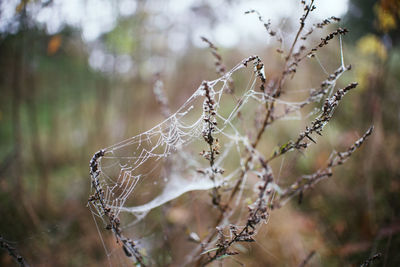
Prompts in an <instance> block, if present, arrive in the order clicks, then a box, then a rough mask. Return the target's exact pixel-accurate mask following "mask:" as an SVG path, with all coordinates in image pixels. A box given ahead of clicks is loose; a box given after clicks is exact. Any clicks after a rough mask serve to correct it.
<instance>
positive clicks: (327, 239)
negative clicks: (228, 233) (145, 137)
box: [0, 0, 400, 266]
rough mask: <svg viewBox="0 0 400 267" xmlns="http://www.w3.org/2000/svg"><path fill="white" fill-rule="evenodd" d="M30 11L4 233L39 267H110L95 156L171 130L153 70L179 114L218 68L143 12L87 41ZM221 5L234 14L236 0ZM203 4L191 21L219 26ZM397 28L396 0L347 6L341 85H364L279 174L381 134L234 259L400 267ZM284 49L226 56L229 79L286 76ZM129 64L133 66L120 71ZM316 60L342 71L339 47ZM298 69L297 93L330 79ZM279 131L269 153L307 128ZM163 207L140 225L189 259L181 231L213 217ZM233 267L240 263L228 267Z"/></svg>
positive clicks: (21, 45)
mask: <svg viewBox="0 0 400 267" xmlns="http://www.w3.org/2000/svg"><path fill="white" fill-rule="evenodd" d="M49 2H50V3H49V4H50V5H51V4H52V3H51V1H49ZM34 4H37V2H35V1H21V4H20V6H19V7H18V12H17V13H16V15H15V20H16V21H18V22H19V24H18V26H17V30H9V31H8V30H6V31H4V32H3V33H1V37H0V61H1V64H0V93H1V97H0V217H1V220H0V234H1V235H2V236H3V237H4V238H5V239H7V240H9V241H10V242H11V244H13V246H14V247H16V248H17V249H18V251H19V252H20V254H21V255H22V256H23V257H24V258H25V259H26V261H27V262H28V263H30V265H32V266H57V265H58V266H107V265H108V264H109V259H108V257H107V255H106V253H105V251H104V249H103V246H102V244H101V240H100V237H99V234H98V231H97V229H96V226H95V224H94V222H93V217H92V215H91V213H90V211H89V209H88V208H87V198H88V194H89V191H90V180H89V175H88V163H89V160H90V158H91V156H92V155H93V153H94V152H95V151H97V150H98V149H99V148H101V147H104V146H107V145H110V144H113V143H116V142H118V141H120V140H122V139H124V138H127V137H129V136H134V135H136V134H138V133H140V132H142V131H144V130H146V129H149V128H150V127H152V126H153V125H155V124H156V123H157V122H160V121H161V120H162V119H163V116H162V114H161V111H160V109H159V106H158V105H157V101H156V99H155V98H154V96H153V93H152V84H153V79H154V75H155V74H156V73H157V72H161V78H162V80H163V82H164V85H165V88H164V89H165V91H166V93H167V96H168V97H169V102H170V108H171V110H176V109H177V107H179V106H180V105H181V104H182V103H183V102H184V101H185V99H186V98H187V97H188V96H190V95H191V93H192V92H193V91H194V90H195V89H196V88H197V87H198V86H199V85H200V83H201V81H202V80H204V79H207V80H211V79H214V78H215V77H217V76H216V74H215V69H214V66H213V58H212V56H211V55H210V54H209V51H208V50H207V49H202V48H198V47H196V46H195V45H194V44H193V43H192V42H191V40H188V44H187V47H185V48H182V50H181V51H174V50H173V49H171V47H170V46H168V44H167V39H166V37H165V36H167V35H168V31H169V28H167V29H161V28H157V27H156V26H154V24H152V23H151V22H152V20H153V19H154V18H153V17H152V14H151V13H150V12H149V10H147V8H148V6H147V5H146V4H145V3H144V2H143V1H138V3H137V9H136V11H135V13H133V14H132V15H130V16H128V17H122V16H121V17H118V20H117V24H116V26H115V28H114V29H113V30H111V31H110V32H108V33H105V34H103V35H102V36H100V37H99V39H98V40H97V41H96V42H94V43H90V44H88V43H87V42H85V41H84V40H83V39H82V37H81V34H80V31H79V29H78V28H73V27H71V26H68V25H67V26H65V27H64V28H63V29H62V30H61V31H60V32H59V33H57V34H52V35H50V34H48V33H47V32H46V30H45V29H44V28H43V26H41V25H39V24H37V23H35V21H34V19H33V18H31V17H29V14H30V13H29V12H27V8H28V7H29V5H34ZM317 4H318V3H317ZM321 4H322V3H321ZM43 5H44V4H43ZM224 5H226V6H227V7H228V8H229V5H230V1H227V2H226V3H224ZM200 7H201V8H200ZM200 7H199V6H198V7H197V8H192V9H191V10H190V11H188V12H191V13H190V14H191V15H192V16H194V18H193V20H196V16H199V17H201V19H202V20H206V21H208V22H209V23H210V24H211V25H212V24H213V23H217V21H218V20H219V19H221V18H218V16H216V15H215V12H216V11H215V10H212V8H211V7H210V6H208V5H207V2H204V5H202V6H200ZM228 8H227V10H229V9H228ZM227 12H229V11H227ZM166 16H167V15H166ZM167 17H168V16H167ZM169 19H170V21H169V22H168V23H169V25H170V26H171V27H173V26H176V25H175V24H174V23H175V22H174V18H169ZM222 19H223V18H222ZM399 24H400V8H399V3H398V1H396V0H392V1H391V0H381V1H376V0H368V1H364V0H352V1H350V2H349V10H348V13H347V14H346V15H345V17H344V21H343V25H344V26H345V27H347V28H348V29H349V30H350V34H349V35H347V36H346V37H345V38H344V44H345V45H344V47H345V49H344V56H345V61H346V63H351V64H352V66H353V71H351V73H349V74H346V76H345V77H344V78H343V80H342V83H343V84H347V83H348V82H350V81H353V80H355V81H358V82H359V84H360V88H358V89H357V90H356V91H355V92H354V93H353V94H352V95H351V96H350V97H348V98H346V99H344V100H343V102H342V103H341V106H340V108H339V110H338V113H337V114H336V115H335V117H334V120H333V121H332V122H331V124H330V126H329V127H328V130H327V132H326V134H325V137H324V138H321V143H320V145H319V146H317V147H315V148H312V149H311V150H309V151H308V152H307V154H306V155H305V156H303V157H299V158H297V159H296V160H294V159H291V158H290V157H288V158H286V159H285V160H286V161H287V162H289V163H290V164H287V163H286V166H288V167H287V168H284V169H283V170H282V173H281V174H280V176H281V177H295V176H296V174H299V173H303V172H312V171H314V170H315V169H317V168H318V167H319V166H320V165H321V164H322V163H324V162H325V161H326V159H327V158H328V157H329V153H330V151H331V150H332V149H336V150H340V149H343V148H345V147H346V146H349V145H350V144H351V143H352V142H353V141H354V140H355V139H357V138H358V137H359V136H360V135H361V134H362V133H363V131H364V130H365V129H367V128H368V127H369V125H371V124H374V125H375V132H374V134H373V136H371V138H370V139H369V140H368V142H367V143H366V144H365V147H363V148H362V150H360V151H359V152H358V153H356V154H355V155H354V156H353V157H352V158H351V159H350V160H349V161H348V162H347V163H346V164H345V165H344V166H342V167H341V168H339V169H338V170H337V171H336V173H335V174H334V177H333V178H332V179H329V180H326V181H323V182H322V183H320V184H319V185H318V186H316V187H315V188H313V190H311V191H308V192H307V193H305V195H304V197H303V201H302V204H301V205H299V204H298V203H297V202H296V201H293V202H292V203H290V204H289V205H287V206H285V207H284V208H282V209H280V210H277V211H274V212H273V213H272V215H271V218H270V219H269V223H268V224H267V225H264V226H263V227H262V229H261V230H260V232H259V233H258V236H257V242H256V243H254V244H252V245H246V246H243V247H242V248H239V249H241V251H243V252H244V253H243V255H242V256H240V257H238V258H237V260H238V261H240V262H242V263H244V264H246V266H297V265H299V264H300V263H301V262H302V261H303V260H304V259H305V258H306V257H307V255H309V253H310V252H311V251H315V252H316V254H315V255H314V256H313V257H312V258H311V260H310V262H309V265H310V266H358V265H360V264H361V263H362V262H364V261H365V260H366V259H368V258H369V257H371V256H373V255H374V254H376V253H378V252H380V253H382V255H383V256H382V258H381V259H380V260H378V261H377V262H376V263H375V265H374V266H399V265H400V256H399V255H400V254H399V253H398V251H399V250H400V198H399V196H400V168H399V166H400V141H399V140H400V139H399V134H400V107H399V103H400V35H399V29H400V27H399ZM197 26H198V24H196V23H194V24H193V25H191V27H194V28H195V27H197ZM10 27H11V26H10ZM260 27H261V25H260ZM198 38H200V36H199V37H198ZM266 38H267V36H266ZM217 45H218V44H217ZM97 48H99V49H102V51H105V52H106V57H107V58H106V60H105V61H104V62H103V65H102V67H101V68H99V69H95V68H93V67H91V66H90V65H89V63H88V62H89V57H90V55H91V51H93V49H97ZM275 49H276V47H263V45H262V44H256V45H254V46H249V47H247V46H240V47H233V48H223V47H222V49H221V50H220V51H221V53H222V55H223V57H224V63H225V65H226V66H228V68H229V67H231V66H233V65H235V64H236V63H237V62H239V61H240V60H241V59H242V58H245V57H246V56H249V55H250V54H258V55H260V56H261V58H263V59H268V64H269V65H268V67H267V70H266V72H267V75H271V76H273V75H276V73H277V72H278V71H279V64H278V59H277V58H278V57H275V56H274V57H272V56H271V54H276V53H275V52H274V51H275ZM125 56H128V57H129V58H130V60H132V61H133V62H134V63H133V66H131V67H130V68H128V70H127V71H120V70H119V69H118V66H119V65H120V64H122V63H121V62H122V61H123V59H124V57H125ZM332 58H333V59H336V61H334V62H332V60H331V59H332ZM109 59H112V60H109ZM321 61H322V62H323V63H324V65H325V66H326V67H329V68H330V69H334V68H335V67H336V66H337V65H338V64H339V63H340V59H339V53H338V47H337V46H335V45H333V46H332V47H330V48H329V49H328V52H327V53H326V54H324V55H321ZM160 66H161V69H160ZM303 72H304V73H302V74H299V78H298V79H297V80H296V84H294V83H293V84H291V87H292V88H294V87H296V86H297V87H301V88H306V87H310V86H312V82H314V84H315V83H318V82H319V81H320V80H321V79H320V76H321V75H322V71H321V69H320V67H319V66H317V65H315V64H314V65H307V67H306V68H305V69H303ZM343 84H342V85H343ZM277 125H278V126H275V127H276V128H274V129H271V130H270V132H269V136H270V137H271V140H270V141H268V143H269V144H266V145H268V146H272V144H277V143H280V142H284V140H286V139H284V138H283V137H285V136H290V135H291V134H290V133H293V132H295V133H296V132H298V131H299V129H301V127H299V125H298V123H294V124H288V123H287V122H285V121H284V122H279V123H278V124H277ZM278 163H279V162H278ZM278 163H277V165H276V166H274V167H275V168H277V169H279V164H278ZM282 179H283V178H282ZM168 205H172V206H169V207H168V209H169V210H168V214H167V215H166V216H165V217H164V216H163V215H165V214H164V213H163V210H162V208H160V209H157V210H155V211H154V212H152V213H151V214H150V215H149V216H148V218H146V219H145V223H146V229H151V230H147V231H148V232H152V233H154V235H162V234H165V233H163V232H162V231H163V230H165V229H168V227H164V228H163V227H161V225H164V226H168V225H173V226H174V227H173V230H171V232H169V233H166V234H165V235H166V236H168V237H169V239H168V240H167V241H165V243H163V244H159V247H157V248H155V250H156V251H159V253H158V259H157V262H158V263H159V264H160V265H168V264H172V265H173V264H176V263H177V262H182V260H183V257H184V254H183V253H184V252H185V251H186V250H185V249H187V245H186V244H185V243H184V242H183V241H184V240H186V239H187V235H188V233H189V232H190V231H189V229H188V228H187V227H186V226H185V225H186V223H185V222H189V221H192V222H195V224H196V225H197V229H196V231H197V232H198V233H199V234H200V235H203V236H204V234H205V233H206V232H207V227H208V226H209V225H208V224H207V220H211V219H213V218H212V216H213V215H212V209H211V211H210V198H209V196H208V195H207V193H206V192H190V193H188V194H186V195H184V196H182V197H180V198H179V199H177V200H176V201H174V202H173V203H172V204H168ZM188 210H189V211H193V210H196V212H195V214H188ZM196 214H197V215H196ZM199 214H202V216H199ZM204 214H207V216H208V217H207V216H204ZM138 231H140V230H138ZM103 238H104V239H105V242H106V243H109V244H110V245H111V244H112V243H113V242H115V240H114V239H113V237H112V236H109V235H107V234H105V235H103ZM111 246H112V245H111ZM189 246H190V245H189ZM156 254H157V253H156ZM122 255H123V254H121V255H119V254H118V256H121V257H122ZM118 256H115V255H112V256H111V257H110V259H111V261H112V263H113V266H114V265H115V266H118V265H122V264H123V262H124V261H125V259H118ZM255 259H256V260H255ZM13 264H15V263H14V262H13V259H12V258H11V257H10V256H9V255H8V253H7V251H4V250H2V251H0V265H1V266H13ZM235 264H237V262H236V261H234V260H232V259H226V261H225V262H224V266H225V265H226V266H234V265H235Z"/></svg>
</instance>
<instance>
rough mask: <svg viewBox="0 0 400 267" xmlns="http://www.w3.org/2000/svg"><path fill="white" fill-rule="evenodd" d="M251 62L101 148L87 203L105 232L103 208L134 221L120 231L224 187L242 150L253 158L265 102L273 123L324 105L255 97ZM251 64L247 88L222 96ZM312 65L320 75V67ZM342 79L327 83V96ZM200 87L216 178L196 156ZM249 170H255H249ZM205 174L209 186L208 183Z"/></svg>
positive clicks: (310, 95) (201, 147) (202, 146)
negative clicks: (211, 115)
mask: <svg viewBox="0 0 400 267" xmlns="http://www.w3.org/2000/svg"><path fill="white" fill-rule="evenodd" d="M341 52H342V51H341ZM255 58H258V57H254V56H253V57H249V58H247V59H244V60H243V61H242V62H240V63H239V64H238V65H236V66H235V67H234V68H233V69H231V70H230V71H228V72H227V73H226V74H225V75H223V76H221V77H219V78H218V79H216V80H213V81H205V82H203V83H202V85H201V86H200V87H199V88H198V89H197V90H196V91H195V92H194V93H193V94H192V95H191V96H190V97H189V98H188V99H187V101H186V102H185V103H184V104H183V105H182V106H181V107H180V108H179V109H178V110H177V111H176V112H175V113H174V114H172V115H171V116H170V117H168V118H167V119H165V120H164V121H163V122H161V123H159V124H158V125H156V126H154V127H153V128H152V129H150V130H148V131H146V132H143V133H141V134H139V135H137V136H133V137H131V138H128V139H126V140H124V141H121V142H119V143H117V144H114V145H112V146H109V147H106V148H103V149H102V150H101V152H102V153H101V154H102V156H101V157H99V158H98V159H96V161H97V163H98V165H97V171H96V174H95V176H94V177H93V176H92V179H95V182H94V183H92V185H95V186H94V187H98V188H101V190H102V194H103V201H102V202H92V207H93V208H94V209H92V212H93V215H94V216H97V217H98V218H100V219H101V220H103V223H104V225H107V220H106V218H105V217H106V216H105V212H104V207H106V208H107V209H110V210H111V213H112V214H115V216H116V217H119V215H120V214H121V213H123V214H128V215H133V218H134V219H132V216H130V217H129V219H127V220H125V221H122V222H121V225H122V228H123V229H124V228H125V229H126V228H128V227H130V226H132V225H135V224H136V223H137V222H139V221H140V220H142V219H143V218H145V216H146V215H147V214H148V213H149V212H150V211H151V210H152V209H154V208H157V207H160V206H162V205H163V204H165V203H167V202H169V201H171V200H174V199H176V198H178V197H179V196H181V195H183V194H185V193H186V192H189V191H195V190H209V189H211V188H213V187H219V186H227V185H229V183H230V181H232V180H234V178H235V177H237V174H238V173H239V172H240V171H241V170H242V169H243V167H244V162H242V161H243V158H244V157H243V153H245V152H246V149H249V150H253V151H254V148H252V147H251V146H250V140H251V139H252V137H254V136H252V135H253V134H254V132H252V130H251V129H253V130H254V131H255V130H256V129H257V125H254V124H256V122H255V121H256V119H255V114H257V112H263V110H262V108H265V104H266V103H268V102H274V103H275V105H276V108H275V114H276V115H275V116H276V118H277V119H297V120H301V119H302V118H303V115H302V113H301V112H300V110H301V108H302V107H304V106H305V105H306V104H310V103H312V102H321V100H322V99H323V95H317V96H315V94H314V92H315V89H306V90H298V91H293V92H297V93H299V94H303V95H304V96H305V98H306V100H304V101H298V102H294V101H286V100H282V98H280V99H276V98H274V97H272V94H269V93H268V91H267V90H266V91H265V92H262V91H260V89H259V86H258V85H259V83H260V79H259V76H260V75H261V76H263V77H264V78H265V74H264V67H263V68H262V69H259V65H257V64H256V61H254V59H255ZM251 61H253V63H254V70H253V71H252V75H250V76H251V78H250V79H249V81H248V82H247V85H244V86H240V87H241V88H242V89H241V90H240V88H236V89H235V93H234V94H230V93H227V91H229V90H227V89H228V86H229V85H228V81H229V80H230V79H232V76H233V75H234V74H235V76H236V75H240V73H241V72H239V70H240V69H243V68H245V67H248V64H249V63H250V62H251ZM318 63H319V65H320V66H321V68H322V69H323V70H324V68H323V66H322V65H321V63H320V62H319V60H318ZM341 63H342V64H341V66H340V68H339V69H338V70H340V69H343V71H345V70H346V67H345V66H344V63H343V59H342V62H341ZM340 75H341V74H340ZM340 75H338V77H336V79H335V80H333V81H331V82H330V84H328V87H327V88H326V89H327V92H328V94H331V92H332V91H333V89H334V87H335V86H336V80H337V79H338V78H339V76H340ZM205 83H206V84H207V87H208V88H209V90H210V91H209V92H210V97H211V98H212V99H213V101H214V102H215V118H216V122H217V124H216V127H215V130H214V131H213V137H214V138H215V139H217V140H218V142H219V144H220V146H221V149H220V150H221V154H220V155H218V157H217V158H216V160H215V162H214V165H213V166H212V168H214V169H220V170H223V171H221V172H218V173H215V172H213V170H212V168H211V167H210V162H209V161H207V160H206V159H205V158H204V157H203V156H202V155H201V152H202V151H203V152H204V151H205V150H207V149H209V148H208V145H207V142H205V140H204V135H203V132H204V129H206V128H207V124H208V123H207V122H206V121H205V118H206V116H207V114H206V111H205V108H204V107H205V105H206V101H207V99H206V92H205V89H204V84H205ZM267 86H268V85H267ZM296 99H299V97H296ZM260 108H261V110H260ZM320 112H321V109H315V110H313V111H311V112H310V113H309V114H308V115H306V117H309V116H313V115H315V114H316V113H320ZM254 152H255V153H259V152H257V151H254ZM91 164H92V163H91ZM250 171H255V170H254V168H250ZM211 175H213V177H214V178H213V179H210V177H211ZM92 190H93V191H96V190H98V189H96V188H92ZM239 195H241V193H240V194H239ZM239 198H240V197H239ZM103 244H104V241H103ZM106 250H107V249H106Z"/></svg>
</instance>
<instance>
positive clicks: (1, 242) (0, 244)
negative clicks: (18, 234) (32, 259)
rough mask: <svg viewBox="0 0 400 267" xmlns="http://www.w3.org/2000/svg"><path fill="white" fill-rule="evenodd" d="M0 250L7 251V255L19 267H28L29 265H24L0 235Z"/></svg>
mask: <svg viewBox="0 0 400 267" xmlns="http://www.w3.org/2000/svg"><path fill="white" fill-rule="evenodd" d="M0 248H2V249H4V250H7V252H8V254H9V255H10V256H11V257H12V258H13V259H14V260H15V261H16V262H17V263H18V265H19V266H21V267H29V265H28V264H27V263H26V261H25V259H24V258H23V257H22V256H21V255H20V254H19V253H18V251H17V250H16V249H15V248H14V247H13V246H11V245H10V243H9V242H8V241H7V240H5V239H4V238H3V237H2V236H1V235H0Z"/></svg>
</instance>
